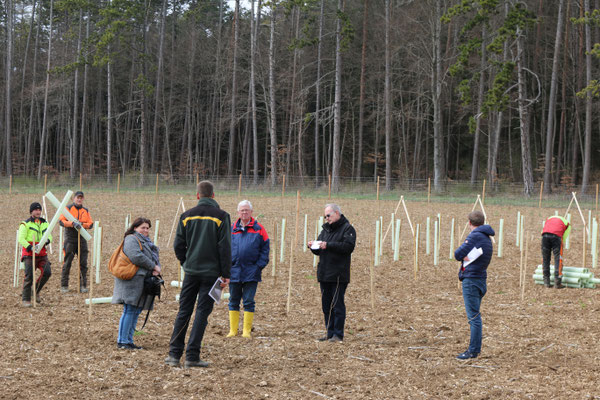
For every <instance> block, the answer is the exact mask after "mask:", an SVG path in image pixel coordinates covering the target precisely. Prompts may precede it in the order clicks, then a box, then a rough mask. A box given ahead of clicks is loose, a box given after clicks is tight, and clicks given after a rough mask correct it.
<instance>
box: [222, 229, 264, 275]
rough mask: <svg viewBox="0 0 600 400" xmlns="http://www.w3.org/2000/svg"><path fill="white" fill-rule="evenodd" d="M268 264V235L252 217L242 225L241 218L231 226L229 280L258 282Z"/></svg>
mask: <svg viewBox="0 0 600 400" xmlns="http://www.w3.org/2000/svg"><path fill="white" fill-rule="evenodd" d="M267 264H269V236H268V235H267V231H266V230H265V228H264V227H263V226H262V225H261V224H259V223H258V221H256V220H255V219H254V218H252V219H251V220H250V222H249V223H248V225H246V226H244V227H242V222H241V220H239V219H238V220H237V221H236V222H235V223H234V224H233V225H232V226H231V282H233V283H243V282H260V281H261V272H262V270H263V268H264V267H266V266H267Z"/></svg>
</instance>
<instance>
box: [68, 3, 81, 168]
mask: <svg viewBox="0 0 600 400" xmlns="http://www.w3.org/2000/svg"><path fill="white" fill-rule="evenodd" d="M82 25H83V9H82V8H80V9H79V33H78V35H77V53H76V59H75V62H78V61H79V55H80V53H81V27H82ZM78 108H79V66H77V67H76V68H75V77H74V84H73V126H72V134H71V142H70V143H69V162H70V167H71V168H70V175H71V179H73V178H74V177H75V175H76V171H77V161H78V160H77V158H78V154H77V153H78V152H77V150H78V149H79V143H78V140H77V135H78V133H79V132H78V126H77V119H78V112H79V109H78Z"/></svg>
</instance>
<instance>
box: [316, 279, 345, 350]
mask: <svg viewBox="0 0 600 400" xmlns="http://www.w3.org/2000/svg"><path fill="white" fill-rule="evenodd" d="M320 285H321V305H322V307H323V316H324V317H325V326H326V327H327V337H328V338H330V337H332V336H334V335H335V336H338V337H339V338H341V339H343V338H344V324H345V322H346V304H345V303H344V296H345V294H346V288H347V287H348V283H338V282H320Z"/></svg>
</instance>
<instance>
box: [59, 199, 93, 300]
mask: <svg viewBox="0 0 600 400" xmlns="http://www.w3.org/2000/svg"><path fill="white" fill-rule="evenodd" d="M83 198H84V196H83V192H81V191H77V192H75V195H74V197H73V204H70V205H68V206H67V210H69V212H70V213H71V215H72V216H74V217H75V218H77V221H79V222H71V221H69V220H68V219H67V218H66V217H65V216H64V215H62V214H61V216H60V225H61V226H64V227H65V228H66V229H65V245H64V249H63V251H64V255H65V262H64V264H63V268H62V276H61V279H60V291H61V292H62V293H67V292H68V291H69V274H70V273H71V263H72V262H73V258H74V257H75V254H77V253H78V251H79V250H81V254H79V255H78V257H77V258H78V259H79V271H80V274H81V275H80V276H81V279H80V282H79V284H80V287H79V290H80V292H81V293H87V291H88V288H87V271H88V268H87V258H88V247H87V240H85V239H83V238H81V237H80V234H79V230H80V229H81V228H82V227H83V228H84V229H91V228H92V227H93V226H94V221H93V220H92V217H91V216H90V212H89V211H88V209H87V208H85V207H84V206H83Z"/></svg>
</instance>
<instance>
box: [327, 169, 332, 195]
mask: <svg viewBox="0 0 600 400" xmlns="http://www.w3.org/2000/svg"><path fill="white" fill-rule="evenodd" d="M327 198H328V199H329V200H331V174H329V194H328V195H327Z"/></svg>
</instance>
